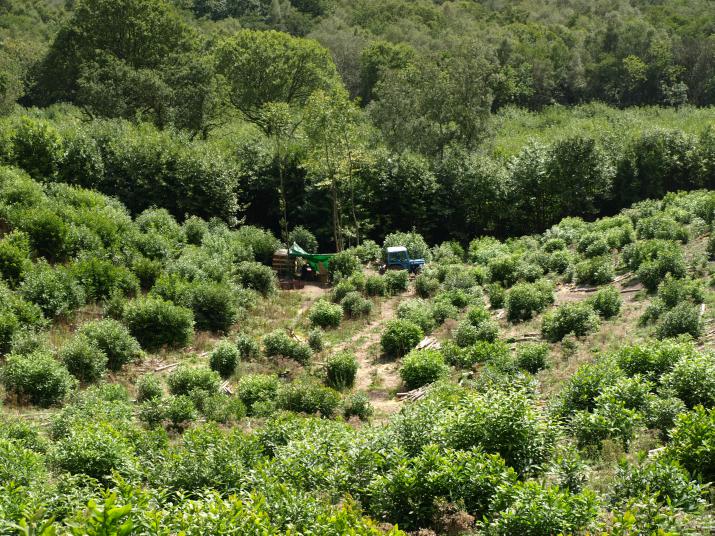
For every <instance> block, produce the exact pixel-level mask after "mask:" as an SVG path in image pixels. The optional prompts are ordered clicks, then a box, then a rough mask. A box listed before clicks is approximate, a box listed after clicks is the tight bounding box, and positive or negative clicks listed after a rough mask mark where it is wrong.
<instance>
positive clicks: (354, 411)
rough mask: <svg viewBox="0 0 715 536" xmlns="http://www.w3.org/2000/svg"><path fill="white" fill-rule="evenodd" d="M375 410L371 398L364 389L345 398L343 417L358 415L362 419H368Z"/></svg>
mask: <svg viewBox="0 0 715 536" xmlns="http://www.w3.org/2000/svg"><path fill="white" fill-rule="evenodd" d="M374 412H375V410H374V408H373V407H372V404H371V403H370V398H369V397H368V396H367V394H366V393H365V392H363V391H358V392H357V393H353V394H350V395H348V396H346V397H345V399H344V400H343V417H345V418H346V419H349V418H350V417H353V416H355V417H357V418H358V419H360V420H361V421H367V420H368V419H369V418H370V417H372V414H373V413H374Z"/></svg>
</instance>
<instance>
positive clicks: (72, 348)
mask: <svg viewBox="0 0 715 536" xmlns="http://www.w3.org/2000/svg"><path fill="white" fill-rule="evenodd" d="M59 356H60V359H61V360H62V362H63V363H64V364H65V366H66V367H67V370H69V371H70V373H71V374H72V375H73V376H74V377H75V378H77V379H78V380H79V381H81V382H82V383H90V382H94V381H97V380H99V379H100V378H101V377H102V376H103V375H104V373H105V371H106V369H107V354H105V353H104V352H103V351H102V350H101V349H100V348H99V346H98V345H97V344H96V343H95V342H94V341H93V340H92V339H90V338H89V337H87V336H86V335H82V334H77V335H75V336H74V337H72V339H70V341H69V342H67V343H65V345H64V346H63V347H62V348H61V349H60V352H59Z"/></svg>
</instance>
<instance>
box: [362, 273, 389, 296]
mask: <svg viewBox="0 0 715 536" xmlns="http://www.w3.org/2000/svg"><path fill="white" fill-rule="evenodd" d="M365 294H367V295H368V296H384V295H385V294H387V284H386V282H385V278H384V277H382V276H381V275H370V276H367V278H365Z"/></svg>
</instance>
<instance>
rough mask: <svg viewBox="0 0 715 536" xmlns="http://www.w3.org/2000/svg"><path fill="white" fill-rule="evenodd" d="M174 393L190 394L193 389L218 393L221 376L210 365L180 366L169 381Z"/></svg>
mask: <svg viewBox="0 0 715 536" xmlns="http://www.w3.org/2000/svg"><path fill="white" fill-rule="evenodd" d="M166 383H167V385H168V386H169V391H170V392H171V394H172V395H177V396H178V395H189V394H191V392H192V391H204V392H206V393H209V394H210V393H216V392H218V388H219V386H220V384H221V376H220V375H219V374H218V373H217V372H216V371H213V370H211V369H209V368H208V367H197V368H191V367H188V366H179V367H178V368H177V369H176V370H175V371H174V372H172V373H171V374H170V375H169V377H168V379H167V381H166Z"/></svg>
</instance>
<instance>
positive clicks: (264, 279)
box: [236, 252, 276, 296]
mask: <svg viewBox="0 0 715 536" xmlns="http://www.w3.org/2000/svg"><path fill="white" fill-rule="evenodd" d="M271 255H273V253H272V252H271ZM269 258H270V257H269ZM236 281H237V282H238V284H239V285H241V286H242V287H244V288H250V289H253V290H255V291H256V292H259V293H260V294H262V295H263V296H268V295H269V294H271V293H272V292H274V291H275V290H276V274H275V273H274V272H273V270H272V269H271V268H270V267H269V266H264V265H263V264H261V263H258V262H251V261H243V262H241V263H239V264H238V266H237V267H236Z"/></svg>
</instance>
